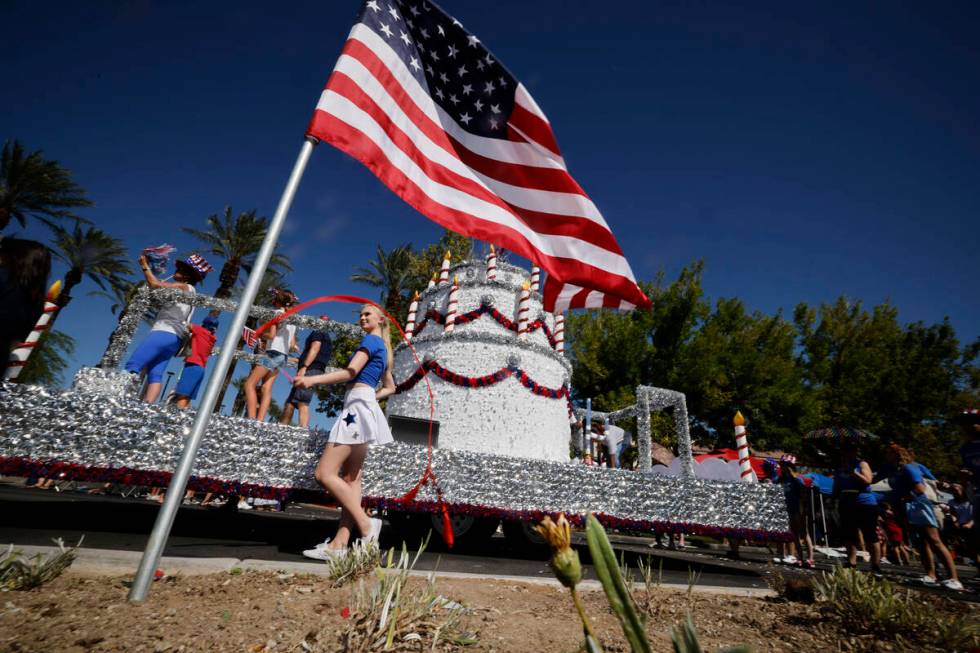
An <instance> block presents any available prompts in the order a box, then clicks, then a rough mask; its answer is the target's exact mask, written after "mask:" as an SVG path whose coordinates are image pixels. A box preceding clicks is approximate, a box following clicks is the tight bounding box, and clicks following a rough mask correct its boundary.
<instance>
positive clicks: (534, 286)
mask: <svg viewBox="0 0 980 653" xmlns="http://www.w3.org/2000/svg"><path fill="white" fill-rule="evenodd" d="M531 290H532V291H533V292H538V291H540V290H541V268H539V267H538V266H536V265H532V266H531Z"/></svg>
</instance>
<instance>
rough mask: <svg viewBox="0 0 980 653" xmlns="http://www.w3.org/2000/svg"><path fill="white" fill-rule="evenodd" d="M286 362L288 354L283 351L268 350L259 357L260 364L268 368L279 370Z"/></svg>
mask: <svg viewBox="0 0 980 653" xmlns="http://www.w3.org/2000/svg"><path fill="white" fill-rule="evenodd" d="M285 364H286V354H284V353H282V352H281V351H267V352H265V354H263V356H262V358H260V359H259V365H261V366H262V367H264V368H265V369H267V370H278V369H279V368H280V367H282V366H283V365H285Z"/></svg>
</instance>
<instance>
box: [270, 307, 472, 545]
mask: <svg viewBox="0 0 980 653" xmlns="http://www.w3.org/2000/svg"><path fill="white" fill-rule="evenodd" d="M326 302H346V303H348V304H370V305H371V306H374V307H375V308H377V309H378V310H379V311H381V313H382V314H384V316H385V317H386V318H388V322H389V324H393V325H394V326H395V328H396V329H398V333H400V334H401V337H402V339H403V340H404V341H405V344H407V345H408V348H409V349H410V350H411V351H412V356H413V357H414V358H415V362H416V363H417V364H418V365H422V360H421V359H420V358H419V354H418V352H417V351H415V347H413V346H412V341H411V340H409V339H408V338H406V337H405V330H404V329H402V325H400V324H399V323H398V320H396V319H395V318H394V317H392V316H391V315H390V314H389V313H388V311H386V310H385V309H384V308H382V307H381V306H379V305H378V304H377V303H376V302H372V301H371V300H370V299H364V298H363V297H357V296H355V295H324V296H323V297H317V298H315V299H310V300H307V301H305V302H303V303H301V304H297V305H296V306H293V307H292V308H290V309H289V310H287V311H285V312H284V313H280V314H279V315H276V316H275V317H273V318H272V319H271V320H269V321H268V322H266V323H265V324H263V325H262V326H260V327H259V328H258V329H256V330H255V336H256V337H258V336H261V335H262V334H263V333H264V332H265V331H266V330H267V329H268V328H269V327H271V326H273V325H275V324H279V323H280V322H282V321H283V320H285V319H286V318H287V317H289V316H290V315H295V314H296V313H298V312H300V311H302V310H303V309H304V308H308V307H310V306H313V305H315V304H323V303H326ZM423 380H424V381H425V387H426V390H427V391H428V393H429V446H428V451H427V452H426V465H425V471H424V472H423V473H422V477H421V478H420V479H419V481H418V483H416V484H415V486H414V487H413V488H412V489H410V490H409V491H408V492H406V493H405V494H404V495H402V496H401V497H399V498H397V499H395V502H396V503H400V504H402V505H407V504H409V503H411V502H412V501H413V500H414V499H415V496H416V495H417V494H418V493H419V490H421V489H422V488H423V487H424V486H425V485H426V484H429V483H431V484H432V487H433V488H434V489H435V491H436V501H437V505H438V506H439V510H440V511H441V512H442V525H443V531H442V539H443V540H444V541H445V542H446V546H448V547H449V548H452V546H453V540H454V538H453V529H452V522H451V521H450V519H449V507H448V506H447V505H446V502H445V501H444V500H443V498H442V489H441V488H440V487H439V482H438V481H437V480H436V473H435V471H434V470H433V469H432V423H433V418H434V417H435V412H436V404H435V395H434V394H433V392H432V384H431V383H429V380H428V379H423Z"/></svg>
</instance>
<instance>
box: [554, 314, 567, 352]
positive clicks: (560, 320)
mask: <svg viewBox="0 0 980 653" xmlns="http://www.w3.org/2000/svg"><path fill="white" fill-rule="evenodd" d="M554 336H555V351H557V352H558V353H559V354H564V353H565V314H564V313H558V314H557V315H555V334H554Z"/></svg>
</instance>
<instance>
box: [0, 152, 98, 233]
mask: <svg viewBox="0 0 980 653" xmlns="http://www.w3.org/2000/svg"><path fill="white" fill-rule="evenodd" d="M84 206H92V201H91V200H89V199H88V198H87V197H86V196H85V190H84V189H83V188H82V187H81V186H79V185H78V184H77V183H75V181H74V180H73V179H72V178H71V172H70V171H69V170H67V169H66V168H64V167H62V165H61V164H60V163H58V162H57V161H53V160H50V159H45V158H44V153H43V152H41V150H37V151H35V152H31V153H30V154H26V153H25V152H24V146H23V145H22V144H21V143H20V142H19V141H6V142H5V143H4V145H3V153H2V155H0V231H3V230H4V229H6V228H7V226H8V225H9V224H10V221H11V220H16V221H17V224H19V225H20V226H21V227H24V226H26V225H27V220H28V218H31V219H34V220H37V221H38V222H40V223H42V224H44V225H46V226H48V227H52V228H53V227H55V226H57V225H58V223H59V222H60V221H62V220H65V219H68V220H76V221H81V222H88V221H87V220H84V219H82V218H81V217H79V216H78V215H77V214H76V213H75V212H74V211H73V210H72V209H75V208H80V207H84Z"/></svg>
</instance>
